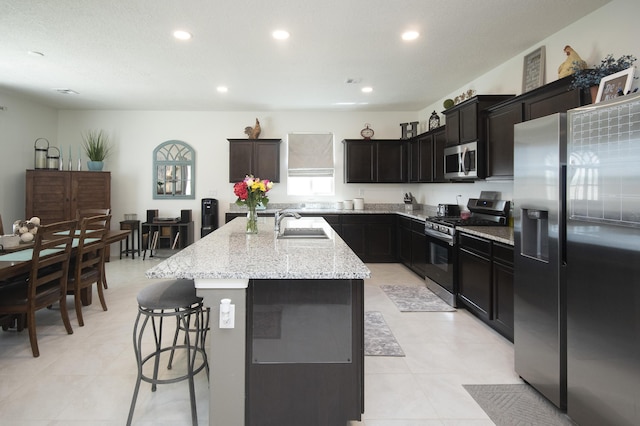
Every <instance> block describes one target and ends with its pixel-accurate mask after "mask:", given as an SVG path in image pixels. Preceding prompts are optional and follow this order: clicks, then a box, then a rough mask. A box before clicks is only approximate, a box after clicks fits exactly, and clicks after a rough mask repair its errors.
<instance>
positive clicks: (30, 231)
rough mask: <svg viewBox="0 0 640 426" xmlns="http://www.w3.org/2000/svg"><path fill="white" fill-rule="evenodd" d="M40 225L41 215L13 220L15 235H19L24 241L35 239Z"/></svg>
mask: <svg viewBox="0 0 640 426" xmlns="http://www.w3.org/2000/svg"><path fill="white" fill-rule="evenodd" d="M39 226H40V218H39V217H35V216H34V217H32V218H31V219H29V220H16V221H15V222H13V233H14V235H19V236H20V240H21V241H22V242H25V243H28V242H31V241H33V238H34V237H35V235H36V234H37V233H38V227H39Z"/></svg>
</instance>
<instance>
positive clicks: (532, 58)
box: [522, 46, 545, 93]
mask: <svg viewBox="0 0 640 426" xmlns="http://www.w3.org/2000/svg"><path fill="white" fill-rule="evenodd" d="M544 67H545V52H544V46H540V47H539V48H537V49H536V50H534V51H533V52H531V53H529V54H528V55H527V56H525V57H524V67H523V71H522V93H525V92H528V91H529V90H533V89H535V88H536V87H540V86H542V85H543V84H544Z"/></svg>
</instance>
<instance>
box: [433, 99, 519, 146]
mask: <svg viewBox="0 0 640 426" xmlns="http://www.w3.org/2000/svg"><path fill="white" fill-rule="evenodd" d="M513 97H514V95H478V96H474V97H473V98H470V99H468V100H466V101H464V102H461V103H460V104H458V105H456V106H453V107H451V108H449V109H448V110H446V111H444V112H443V113H444V115H445V117H446V140H447V146H453V145H459V144H463V143H467V142H475V141H482V140H483V139H484V135H485V132H486V131H485V120H484V115H483V113H484V111H485V110H486V109H487V108H489V107H490V106H492V105H495V104H497V103H499V102H503V101H505V100H507V99H510V98H513Z"/></svg>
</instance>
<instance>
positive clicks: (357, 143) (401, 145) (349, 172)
mask: <svg viewBox="0 0 640 426" xmlns="http://www.w3.org/2000/svg"><path fill="white" fill-rule="evenodd" d="M342 143H343V144H344V179H345V183H403V182H407V178H408V172H407V169H408V164H407V145H406V143H405V141H401V140H398V139H381V140H360V139H358V140H355V139H345V140H343V141H342Z"/></svg>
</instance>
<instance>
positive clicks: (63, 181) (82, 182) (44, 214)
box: [25, 170, 111, 225]
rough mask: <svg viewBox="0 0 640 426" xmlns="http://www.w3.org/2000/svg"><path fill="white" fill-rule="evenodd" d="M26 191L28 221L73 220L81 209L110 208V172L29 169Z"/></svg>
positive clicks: (45, 222) (46, 222)
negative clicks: (32, 219)
mask: <svg viewBox="0 0 640 426" xmlns="http://www.w3.org/2000/svg"><path fill="white" fill-rule="evenodd" d="M25 192H26V194H25V196H26V203H25V219H29V218H32V217H34V216H37V217H39V218H40V221H41V223H42V224H45V225H47V224H50V223H54V222H59V221H63V220H70V219H74V218H75V217H76V212H77V211H78V210H83V209H110V208H111V173H110V172H90V171H86V172H84V171H58V170H27V175H26V185H25Z"/></svg>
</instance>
